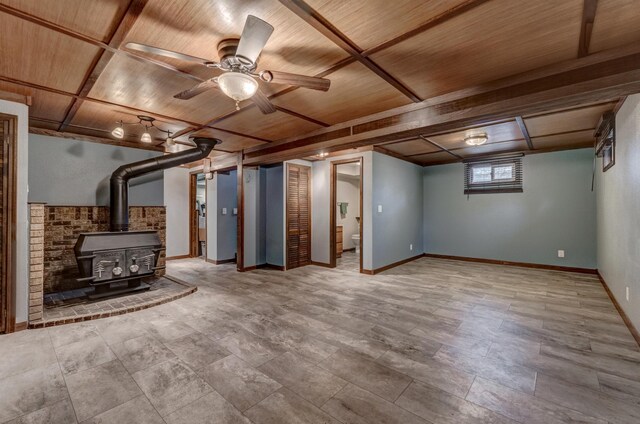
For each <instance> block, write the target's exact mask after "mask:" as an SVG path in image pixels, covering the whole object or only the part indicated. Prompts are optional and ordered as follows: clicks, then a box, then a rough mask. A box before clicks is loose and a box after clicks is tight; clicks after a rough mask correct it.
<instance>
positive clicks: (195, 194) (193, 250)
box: [189, 173, 207, 259]
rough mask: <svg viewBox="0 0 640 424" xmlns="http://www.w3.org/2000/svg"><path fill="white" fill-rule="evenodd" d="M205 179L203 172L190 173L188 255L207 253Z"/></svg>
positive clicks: (198, 255) (193, 256)
mask: <svg viewBox="0 0 640 424" xmlns="http://www.w3.org/2000/svg"><path fill="white" fill-rule="evenodd" d="M206 187H207V180H206V179H205V175H204V174H203V173H194V174H191V175H190V184H189V205H190V211H189V256H190V257H192V258H201V259H204V258H206V254H207V189H206Z"/></svg>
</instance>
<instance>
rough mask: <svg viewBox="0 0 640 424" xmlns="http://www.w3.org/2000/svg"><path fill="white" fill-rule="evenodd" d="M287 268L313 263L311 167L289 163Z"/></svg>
mask: <svg viewBox="0 0 640 424" xmlns="http://www.w3.org/2000/svg"><path fill="white" fill-rule="evenodd" d="M286 221H287V269H291V268H297V267H300V266H304V265H309V264H310V263H311V168H309V167H308V166H302V165H292V164H288V165H287V220H286Z"/></svg>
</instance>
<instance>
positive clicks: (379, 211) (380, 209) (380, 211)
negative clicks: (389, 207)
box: [378, 205, 382, 213]
mask: <svg viewBox="0 0 640 424" xmlns="http://www.w3.org/2000/svg"><path fill="white" fill-rule="evenodd" d="M378 213H382V205H378Z"/></svg>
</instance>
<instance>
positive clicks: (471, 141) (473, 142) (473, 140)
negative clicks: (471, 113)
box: [464, 133, 489, 146]
mask: <svg viewBox="0 0 640 424" xmlns="http://www.w3.org/2000/svg"><path fill="white" fill-rule="evenodd" d="M488 140H489V136H487V134H486V133H481V134H472V135H468V136H466V137H465V138H464V142H465V143H467V144H468V145H469V146H482V145H483V144H484V143H486V142H487V141H488Z"/></svg>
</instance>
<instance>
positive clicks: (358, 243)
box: [329, 157, 363, 272]
mask: <svg viewBox="0 0 640 424" xmlns="http://www.w3.org/2000/svg"><path fill="white" fill-rule="evenodd" d="M362 168H363V160H362V158H361V157H360V158H355V159H346V160H339V161H333V162H331V195H330V196H329V197H330V202H331V204H330V207H329V214H330V215H329V216H330V225H329V229H330V236H329V245H330V265H331V267H332V268H335V267H339V268H343V269H345V270H358V271H359V272H362V254H363V253H362V246H363V240H362V225H363V220H362V211H363V208H362V176H363V172H362Z"/></svg>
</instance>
